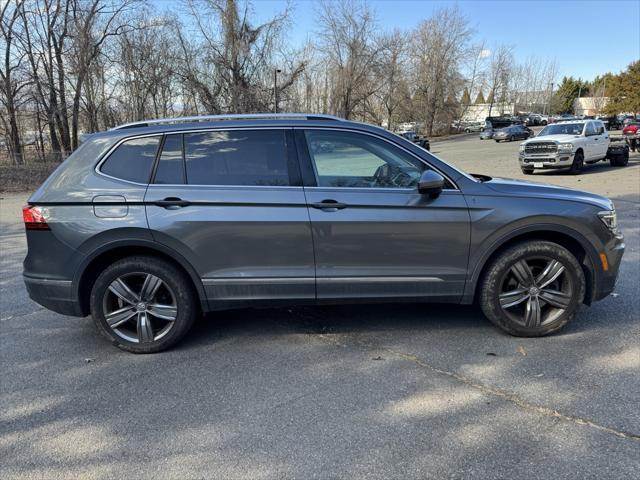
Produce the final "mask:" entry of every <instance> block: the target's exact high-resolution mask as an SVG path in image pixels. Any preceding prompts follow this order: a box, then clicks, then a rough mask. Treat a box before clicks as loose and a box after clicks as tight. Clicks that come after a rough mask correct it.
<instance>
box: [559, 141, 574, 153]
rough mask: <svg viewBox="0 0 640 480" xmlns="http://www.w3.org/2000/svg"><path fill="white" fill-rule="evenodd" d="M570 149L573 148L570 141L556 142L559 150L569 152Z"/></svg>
mask: <svg viewBox="0 0 640 480" xmlns="http://www.w3.org/2000/svg"><path fill="white" fill-rule="evenodd" d="M571 150H573V144H571V143H559V144H558V151H559V152H570V151H571Z"/></svg>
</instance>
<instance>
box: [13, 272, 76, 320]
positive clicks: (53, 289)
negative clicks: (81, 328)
mask: <svg viewBox="0 0 640 480" xmlns="http://www.w3.org/2000/svg"><path fill="white" fill-rule="evenodd" d="M23 279H24V284H25V286H26V287H27V292H28V293H29V297H30V298H31V299H32V300H33V301H34V302H37V303H39V304H40V305H42V306H43V307H45V308H47V309H49V310H53V311H54V312H56V313H61V314H62V315H70V316H73V317H83V316H84V315H83V313H82V309H81V307H80V302H79V300H78V298H77V296H76V294H75V292H74V288H73V285H72V281H71V280H57V279H56V280H54V279H49V278H36V277H31V276H28V275H23Z"/></svg>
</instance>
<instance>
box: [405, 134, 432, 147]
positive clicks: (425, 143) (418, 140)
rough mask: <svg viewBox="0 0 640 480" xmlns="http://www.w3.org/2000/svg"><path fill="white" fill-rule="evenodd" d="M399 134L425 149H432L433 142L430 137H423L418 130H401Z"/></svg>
mask: <svg viewBox="0 0 640 480" xmlns="http://www.w3.org/2000/svg"><path fill="white" fill-rule="evenodd" d="M399 135H401V136H402V137H404V138H406V139H407V140H409V141H410V142H413V143H415V144H416V145H418V146H420V147H422V148H424V149H425V150H431V144H430V143H429V139H428V138H426V137H421V136H420V135H418V134H417V133H416V132H400V134H399Z"/></svg>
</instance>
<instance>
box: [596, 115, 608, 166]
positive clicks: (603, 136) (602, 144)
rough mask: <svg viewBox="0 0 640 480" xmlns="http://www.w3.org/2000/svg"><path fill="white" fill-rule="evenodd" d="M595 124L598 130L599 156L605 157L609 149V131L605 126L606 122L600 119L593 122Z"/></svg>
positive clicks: (597, 144)
mask: <svg viewBox="0 0 640 480" xmlns="http://www.w3.org/2000/svg"><path fill="white" fill-rule="evenodd" d="M593 126H594V129H595V131H596V135H595V140H596V146H597V149H598V150H597V152H598V158H604V157H606V156H607V150H608V149H609V132H608V131H607V129H606V128H605V126H604V122H602V121H600V120H598V121H595V122H593Z"/></svg>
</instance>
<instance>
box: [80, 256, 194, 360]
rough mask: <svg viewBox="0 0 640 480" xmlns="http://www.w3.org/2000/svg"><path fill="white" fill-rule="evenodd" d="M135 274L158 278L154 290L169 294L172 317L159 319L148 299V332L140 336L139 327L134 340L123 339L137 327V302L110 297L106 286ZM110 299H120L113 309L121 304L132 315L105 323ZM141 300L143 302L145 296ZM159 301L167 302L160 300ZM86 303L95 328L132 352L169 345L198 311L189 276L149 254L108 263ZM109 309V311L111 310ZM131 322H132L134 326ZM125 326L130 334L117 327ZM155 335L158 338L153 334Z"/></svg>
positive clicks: (111, 300)
mask: <svg viewBox="0 0 640 480" xmlns="http://www.w3.org/2000/svg"><path fill="white" fill-rule="evenodd" d="M136 276H139V277H140V278H145V277H146V278H148V277H149V276H151V277H155V278H157V279H160V281H161V282H160V283H161V285H160V287H159V290H158V294H159V295H162V294H164V295H165V297H167V298H170V299H171V303H172V305H171V307H172V308H173V307H174V306H175V314H174V312H173V310H172V313H171V316H172V317H173V316H174V315H175V319H174V320H172V321H167V320H166V319H165V320H163V319H162V317H156V316H155V315H157V314H158V312H162V310H157V311H156V310H153V309H152V308H151V307H152V303H151V302H152V300H151V299H149V300H148V302H149V310H146V308H147V307H146V306H145V310H144V313H145V318H146V319H147V320H145V321H146V322H148V325H150V327H149V328H150V331H151V335H150V336H147V339H146V340H145V339H144V338H143V337H141V336H140V332H139V331H138V334H137V335H138V340H129V339H127V338H129V337H131V338H132V337H133V335H135V333H133V330H136V329H138V330H139V325H140V323H138V322H139V321H140V320H138V319H139V317H140V314H141V312H139V311H138V310H136V308H137V306H138V305H139V304H136V305H133V302H128V303H125V302H124V301H123V299H122V297H120V296H118V298H116V297H114V296H113V295H114V294H113V290H109V287H110V286H112V285H113V283H114V282H116V281H118V280H119V279H123V278H127V279H128V278H133V279H134V280H135V278H136ZM130 281H131V280H127V283H129V282H130ZM131 291H134V293H135V289H134V288H133V286H132V287H131ZM143 291H144V286H142V287H141V291H140V297H142V292H143ZM154 295H155V293H154ZM140 297H138V300H137V301H138V302H140V300H141V298H140ZM154 298H155V297H154ZM113 299H116V300H117V301H118V302H119V303H120V305H119V306H118V305H115V306H113V309H114V310H115V309H118V308H121V307H123V306H124V307H125V308H129V309H130V310H131V311H134V312H135V313H134V316H133V317H132V318H131V319H130V320H127V321H126V322H124V323H122V325H120V326H118V327H117V328H112V327H111V326H109V323H108V322H107V320H106V318H105V311H106V308H107V303H108V302H113ZM145 302H147V300H146V299H145ZM140 303H143V302H140ZM161 303H167V302H166V301H163V302H161ZM90 307H91V314H92V316H93V320H94V323H95V324H96V327H97V328H98V331H100V333H101V334H102V335H104V336H105V337H106V338H107V339H109V340H110V341H111V343H113V344H114V345H115V346H117V347H118V348H121V349H122V350H126V351H128V352H132V353H155V352H160V351H162V350H166V349H168V348H170V347H171V346H173V345H175V344H176V343H177V342H178V341H180V340H181V339H182V337H184V336H185V335H186V333H187V332H188V331H189V329H190V328H191V326H192V325H193V322H194V321H195V319H196V318H197V317H198V316H199V314H200V308H199V304H198V300H197V295H196V293H195V292H194V290H193V286H192V284H191V280H190V279H189V277H188V276H187V275H186V274H185V273H184V272H183V271H182V270H181V269H179V268H178V267H176V266H175V265H173V264H171V263H169V262H167V261H166V260H163V259H160V258H156V257H152V256H133V257H127V258H123V259H122V260H118V261H117V262H115V263H113V264H111V265H109V266H108V267H107V268H106V269H105V270H104V271H103V272H102V273H101V274H100V275H99V276H98V278H97V279H96V282H95V284H94V285H93V289H92V290H91V298H90ZM163 307H164V306H163ZM151 312H154V313H151ZM111 313H112V314H113V313H115V312H111ZM127 313H128V312H127ZM127 322H128V323H127ZM133 324H135V327H134V325H133ZM154 326H155V328H158V329H160V327H164V328H163V330H162V331H159V332H156V331H154ZM125 328H128V329H129V330H127V331H131V335H126V337H127V338H123V336H122V335H123V333H122V332H121V330H123V331H124V329H125ZM116 331H117V332H120V333H116ZM147 335H148V334H147ZM157 336H158V337H161V338H156V337H157ZM148 338H151V340H148Z"/></svg>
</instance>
